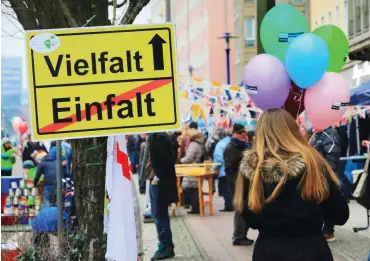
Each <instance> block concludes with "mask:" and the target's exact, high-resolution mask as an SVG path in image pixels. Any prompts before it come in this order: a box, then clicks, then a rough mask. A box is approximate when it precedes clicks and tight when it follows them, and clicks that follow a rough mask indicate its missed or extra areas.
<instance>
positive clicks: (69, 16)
mask: <svg viewBox="0 0 370 261" xmlns="http://www.w3.org/2000/svg"><path fill="white" fill-rule="evenodd" d="M59 3H60V8H61V9H62V12H63V14H64V16H65V18H66V19H67V21H68V24H69V25H70V26H71V27H77V23H76V20H75V19H74V18H73V16H72V14H71V12H70V10H69V8H68V7H67V5H66V4H65V3H64V1H63V0H59Z"/></svg>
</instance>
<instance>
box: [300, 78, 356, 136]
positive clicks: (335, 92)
mask: <svg viewBox="0 0 370 261" xmlns="http://www.w3.org/2000/svg"><path fill="white" fill-rule="evenodd" d="M348 103H349V88H348V84H347V82H346V80H345V79H344V77H343V76H342V75H340V74H338V73H333V72H328V73H326V74H325V75H324V77H323V78H322V79H321V80H320V81H319V82H318V83H317V84H315V85H314V86H312V87H311V88H308V89H307V90H306V95H305V97H304V104H305V107H306V112H307V116H308V119H309V120H310V121H311V123H312V127H313V128H314V129H316V130H324V129H326V128H327V127H329V126H330V125H332V124H334V123H335V122H337V121H339V120H340V119H341V118H342V116H343V114H344V112H345V110H346V108H347V106H348Z"/></svg>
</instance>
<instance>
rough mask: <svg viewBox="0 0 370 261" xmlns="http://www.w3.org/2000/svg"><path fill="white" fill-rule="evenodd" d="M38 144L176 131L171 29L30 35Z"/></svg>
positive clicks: (34, 126)
mask: <svg viewBox="0 0 370 261" xmlns="http://www.w3.org/2000/svg"><path fill="white" fill-rule="evenodd" d="M26 46H27V58H28V72H29V74H28V78H29V87H30V88H29V89H30V110H31V115H32V135H33V138H34V139H35V140H50V139H64V138H81V137H96V136H108V135H114V134H115V135H116V134H129V133H143V132H158V131H169V130H177V129H179V128H181V120H180V114H179V95H178V87H177V86H178V76H177V61H176V52H175V33H174V28H173V25H172V24H164V25H145V26H136V25H135V26H120V27H96V28H91V27H90V28H75V29H61V30H39V31H27V32H26Z"/></svg>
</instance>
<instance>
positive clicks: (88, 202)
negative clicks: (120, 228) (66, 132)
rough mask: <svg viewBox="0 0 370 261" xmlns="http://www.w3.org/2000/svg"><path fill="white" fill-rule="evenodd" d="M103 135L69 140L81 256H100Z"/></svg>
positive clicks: (88, 258) (105, 143)
mask: <svg viewBox="0 0 370 261" xmlns="http://www.w3.org/2000/svg"><path fill="white" fill-rule="evenodd" d="M106 158H107V138H106V137H101V138H89V139H78V140H72V160H73V163H72V164H73V167H72V171H73V173H74V180H75V199H76V210H77V217H78V221H79V229H80V231H82V232H83V233H84V235H85V241H84V247H83V259H82V260H86V261H87V260H89V261H90V260H91V261H92V260H96V261H100V260H104V255H105V253H104V252H103V230H104V197H105V162H106Z"/></svg>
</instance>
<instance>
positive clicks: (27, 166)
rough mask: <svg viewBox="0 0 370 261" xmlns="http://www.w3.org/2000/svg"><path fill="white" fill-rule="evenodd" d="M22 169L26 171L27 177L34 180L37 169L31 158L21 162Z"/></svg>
mask: <svg viewBox="0 0 370 261" xmlns="http://www.w3.org/2000/svg"><path fill="white" fill-rule="evenodd" d="M23 171H24V172H27V174H28V179H30V180H35V177H36V172H37V169H36V167H35V163H33V161H32V160H26V161H25V162H23ZM41 179H42V178H41ZM41 179H40V181H41Z"/></svg>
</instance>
